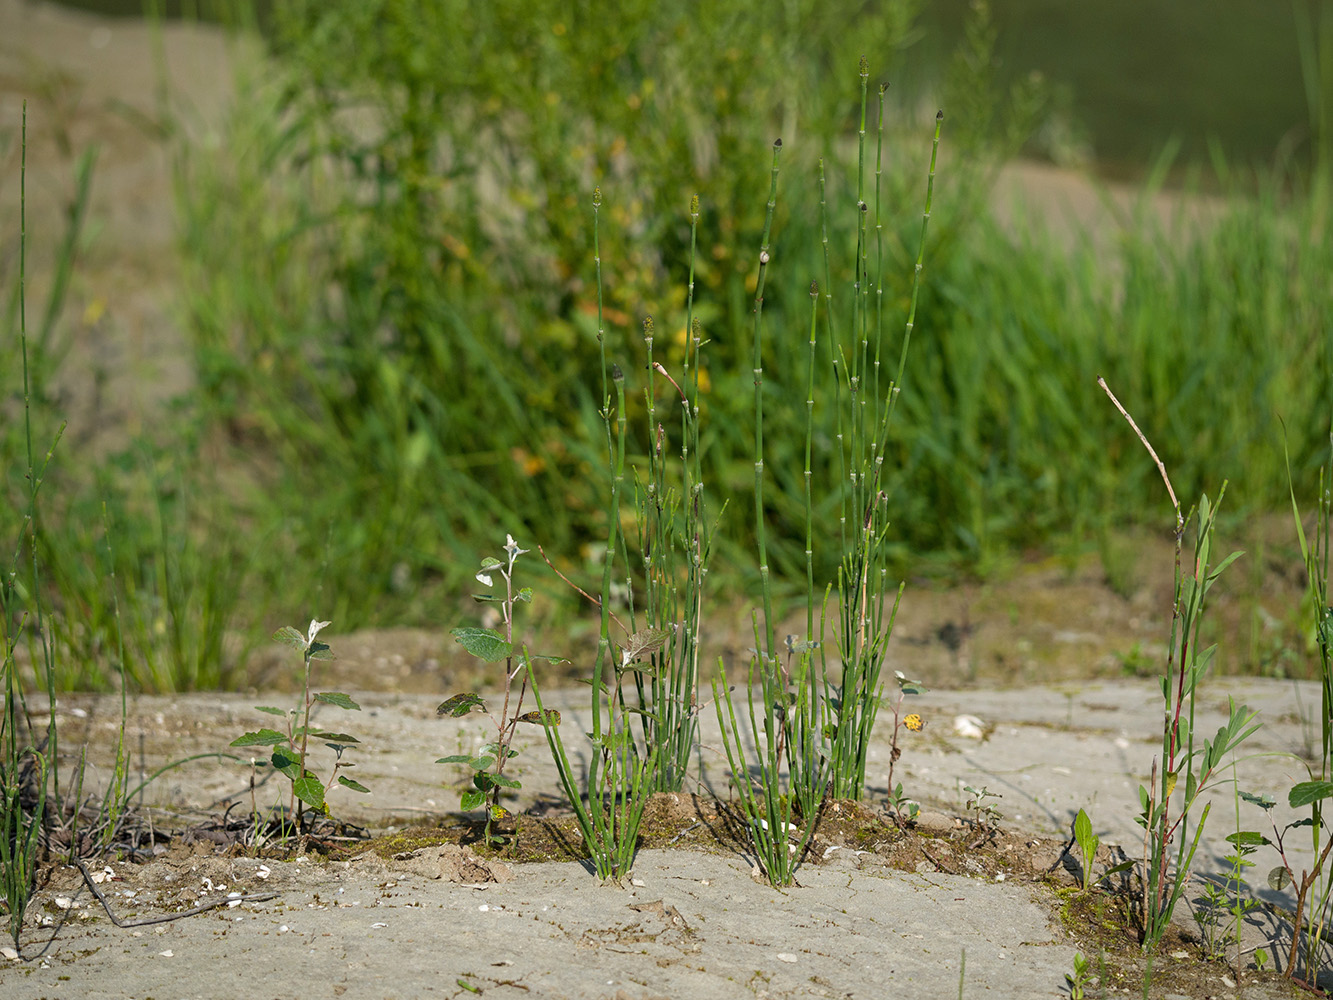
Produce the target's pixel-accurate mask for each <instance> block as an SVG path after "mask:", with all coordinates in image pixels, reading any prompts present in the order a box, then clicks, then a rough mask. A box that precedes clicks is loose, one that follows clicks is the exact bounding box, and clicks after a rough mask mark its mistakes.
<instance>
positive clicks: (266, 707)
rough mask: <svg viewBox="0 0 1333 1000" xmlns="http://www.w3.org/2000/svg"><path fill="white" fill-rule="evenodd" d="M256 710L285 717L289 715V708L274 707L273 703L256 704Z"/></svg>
mask: <svg viewBox="0 0 1333 1000" xmlns="http://www.w3.org/2000/svg"><path fill="white" fill-rule="evenodd" d="M255 711H256V712H263V713H265V714H266V715H281V716H282V717H283V718H286V717H287V709H285V708H274V707H273V706H272V705H256V706H255Z"/></svg>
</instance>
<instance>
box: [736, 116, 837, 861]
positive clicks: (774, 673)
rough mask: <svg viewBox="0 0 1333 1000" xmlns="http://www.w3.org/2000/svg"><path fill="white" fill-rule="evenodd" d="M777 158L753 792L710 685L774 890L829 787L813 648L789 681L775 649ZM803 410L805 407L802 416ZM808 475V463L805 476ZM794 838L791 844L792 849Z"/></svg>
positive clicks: (758, 527)
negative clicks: (770, 446) (770, 503)
mask: <svg viewBox="0 0 1333 1000" xmlns="http://www.w3.org/2000/svg"><path fill="white" fill-rule="evenodd" d="M781 153H782V140H781V139H778V140H776V141H775V142H774V143H773V166H772V170H771V172H770V179H769V191H768V205H767V214H766V215H765V217H764V230H763V237H762V239H761V243H760V248H759V272H758V276H757V278H756V280H755V293H754V332H753V341H754V353H753V357H754V420H755V431H754V434H755V452H754V492H755V497H754V516H755V538H756V544H757V547H758V556H759V580H760V585H761V587H762V589H763V616H764V621H763V625H762V628H761V626H760V624H759V619H758V615H757V614H756V616H755V622H754V642H755V646H754V649H753V650H752V654H753V655H752V656H751V659H750V669H749V685H748V692H749V697H748V704H749V722H750V731H751V732H752V733H753V734H754V738H755V743H756V748H757V752H758V754H759V764H758V767H759V788H758V789H756V788H755V787H754V785H753V784H752V782H751V778H750V764H749V760H748V758H747V755H746V753H745V749H744V741H743V739H742V736H741V727H740V724H739V722H738V720H737V718H736V709H735V705H734V703H733V701H732V697H731V688H730V687H729V686H728V685H727V676H726V667H725V666H724V665H723V663H722V662H721V661H720V660H719V661H718V673H719V678H718V679H716V680H714V682H713V700H714V705H715V707H716V710H717V718H718V725H719V726H720V727H721V729H722V741H723V747H724V749H725V752H726V755H727V762H728V764H729V765H730V767H731V773H732V784H733V787H734V788H735V789H736V792H737V795H738V800H739V804H740V809H741V813H742V815H743V816H744V817H745V824H746V829H747V831H748V833H749V838H750V844H751V846H752V847H753V849H754V852H755V856H756V859H757V861H758V864H759V868H760V869H761V870H762V871H763V873H764V876H765V877H766V878H767V879H768V880H769V882H770V883H771V884H772V885H773V886H775V887H781V886H788V885H791V884H792V880H793V878H794V876H795V871H796V866H797V865H798V864H800V859H801V856H802V854H803V853H804V851H805V848H806V845H807V844H809V842H810V837H811V836H812V835H813V833H814V826H815V821H816V819H817V818H818V816H819V804H820V802H821V801H822V799H823V795H824V790H825V787H826V784H827V755H826V754H825V753H824V748H823V745H822V743H823V729H824V726H823V715H822V711H821V710H822V708H823V703H822V701H821V700H820V698H819V697H818V695H817V693H816V686H815V683H814V669H813V656H812V654H813V652H814V649H815V647H816V643H814V642H813V641H811V640H810V639H809V638H806V639H803V640H796V639H794V638H789V640H788V643H787V649H788V663H789V664H790V660H791V657H792V656H795V658H796V668H795V671H794V674H793V672H792V671H791V670H790V667H788V668H787V669H784V668H783V667H781V666H780V664H779V657H778V651H777V649H776V648H775V646H776V644H775V641H774V627H773V601H772V590H771V586H770V581H769V571H768V548H767V534H766V530H765V524H764V396H763V384H764V363H763V337H762V332H763V306H764V279H765V277H766V275H767V272H768V265H769V262H770V260H771V254H770V248H769V247H770V245H769V236H770V233H771V231H772V226H773V213H774V209H775V208H776V206H777V194H778V161H779V156H780V155H781ZM816 294H817V292H816ZM812 340H813V334H812ZM809 409H810V407H809V404H808V403H807V412H808V411H809ZM807 428H808V419H807ZM808 433H809V431H808V429H807V434H808ZM808 468H809V463H808V460H807V471H808ZM807 482H808V479H807ZM806 520H807V529H809V527H810V520H811V518H810V514H809V511H808V509H807V519H806ZM807 565H808V563H807ZM806 617H807V627H808V628H810V629H813V621H814V612H813V607H812V606H810V605H808V606H807V616H806ZM756 688H757V695H756ZM756 697H758V700H759V703H760V704H761V705H762V706H763V717H762V723H761V721H760V719H759V716H758V713H757V712H756V710H755V700H756ZM761 734H762V740H761ZM761 743H762V745H760V744H761ZM784 771H785V772H786V773H787V782H786V790H785V791H784V789H783V779H782V774H783V772H784ZM793 819H799V820H800V823H799V824H795V823H793V822H792V820H793ZM793 834H794V839H795V843H792V842H791V840H792V839H793V837H792V835H793Z"/></svg>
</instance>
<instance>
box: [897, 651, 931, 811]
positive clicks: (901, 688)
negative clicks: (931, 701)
mask: <svg viewBox="0 0 1333 1000" xmlns="http://www.w3.org/2000/svg"><path fill="white" fill-rule="evenodd" d="M893 678H894V680H895V681H896V682H897V684H898V696H897V697H896V698H894V699H893V732H892V734H891V736H890V747H889V782H888V788H889V808H890V809H892V810H893V817H894V819H895V820H896V821H897V822H898V825H899V826H901V825H902V824H903V823H911V822H912V821H913V820H915V819H916V817H917V815H918V814H919V813H920V812H921V806H920V805H919V804H918V803H916V802H914V801H913V800H911V799H909V798H907V797H905V796H904V795H903V783H902V782H901V781H900V782H898V784H896V785H895V784H894V783H893V768H894V765H896V764H897V763H898V758H899V757H901V756H902V753H903V752H902V748H901V747H899V746H898V734H899V733H900V732H901V731H902V730H903V729H907V730H910V731H911V732H914V733H919V732H921V731H922V730H923V729H924V728H925V726H926V721H925V720H924V719H923V718H922V717H921V715H920V713H917V712H909V713H908V714H906V715H903V714H902V708H903V699H904V698H905V697H906V696H907V695H916V694H923V693H925V691H926V690H927V688H926V686H925V685H924V684H922V683H921V682H920V681H914V680H909V679H908V678H907V676H906V675H904V674H903V672H902V671H901V670H895V671H894V672H893Z"/></svg>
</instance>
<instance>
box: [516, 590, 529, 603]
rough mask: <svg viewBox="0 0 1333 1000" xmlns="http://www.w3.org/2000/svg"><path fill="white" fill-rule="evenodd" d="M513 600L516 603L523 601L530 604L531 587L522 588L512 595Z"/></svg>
mask: <svg viewBox="0 0 1333 1000" xmlns="http://www.w3.org/2000/svg"><path fill="white" fill-rule="evenodd" d="M514 600H516V601H525V602H528V603H531V602H532V588H531V587H524V588H523V589H522V590H520V591H519V592H518V593H516V594H515V595H514Z"/></svg>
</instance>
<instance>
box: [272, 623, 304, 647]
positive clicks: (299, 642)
mask: <svg viewBox="0 0 1333 1000" xmlns="http://www.w3.org/2000/svg"><path fill="white" fill-rule="evenodd" d="M273 641H274V642H280V643H282V644H283V645H284V646H292V647H294V648H296V649H305V636H303V635H302V634H301V633H300V632H298V631H296V629H294V628H292V627H291V626H290V625H284V626H283V627H282V628H280V629H278V630H277V631H276V632H274V633H273Z"/></svg>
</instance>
